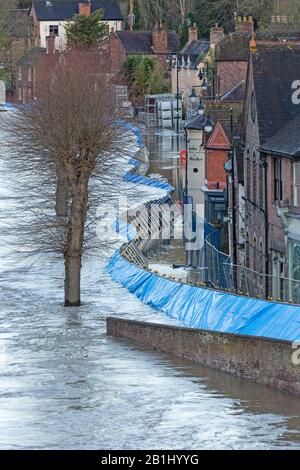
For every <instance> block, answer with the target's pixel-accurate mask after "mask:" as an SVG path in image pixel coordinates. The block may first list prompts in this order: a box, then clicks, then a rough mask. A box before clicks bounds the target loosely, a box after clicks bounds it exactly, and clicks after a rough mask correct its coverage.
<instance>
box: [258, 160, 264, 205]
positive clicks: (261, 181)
mask: <svg viewBox="0 0 300 470" xmlns="http://www.w3.org/2000/svg"><path fill="white" fill-rule="evenodd" d="M264 178H265V172H264V166H263V164H262V163H260V164H259V207H260V208H261V209H263V208H264V184H265V181H264Z"/></svg>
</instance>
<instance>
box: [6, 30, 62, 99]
mask: <svg viewBox="0 0 300 470" xmlns="http://www.w3.org/2000/svg"><path fill="white" fill-rule="evenodd" d="M47 55H48V57H49V59H50V60H53V64H54V63H55V61H56V60H58V58H59V54H58V53H57V52H56V51H55V37H54V36H49V37H48V38H47V42H46V48H43V47H33V48H32V49H30V51H28V52H27V54H25V55H24V56H23V57H22V58H21V59H20V60H19V61H18V62H17V75H16V80H15V82H14V102H15V103H17V104H25V103H30V102H31V101H33V100H34V99H36V92H35V91H36V84H37V80H38V73H37V72H38V67H39V65H40V63H41V61H42V60H43V58H45V56H47Z"/></svg>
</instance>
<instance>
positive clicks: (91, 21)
mask: <svg viewBox="0 0 300 470" xmlns="http://www.w3.org/2000/svg"><path fill="white" fill-rule="evenodd" d="M102 18H103V10H97V11H95V12H94V13H92V14H91V15H89V16H87V15H76V16H74V19H73V21H72V22H70V23H69V24H68V25H67V27H66V32H67V39H68V41H69V43H70V44H75V45H76V46H82V47H91V46H93V45H95V44H97V43H98V42H100V41H103V40H104V39H105V38H106V37H107V35H108V29H107V25H106V23H104V22H102V21H101V20H102Z"/></svg>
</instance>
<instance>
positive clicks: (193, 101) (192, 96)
mask: <svg viewBox="0 0 300 470" xmlns="http://www.w3.org/2000/svg"><path fill="white" fill-rule="evenodd" d="M189 99H190V102H191V104H192V105H194V104H196V103H197V101H198V96H197V93H196V92H195V88H194V87H193V88H192V91H191V93H190V95H189Z"/></svg>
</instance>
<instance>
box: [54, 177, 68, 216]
mask: <svg viewBox="0 0 300 470" xmlns="http://www.w3.org/2000/svg"><path fill="white" fill-rule="evenodd" d="M68 198H69V190H68V183H67V181H66V179H65V177H64V175H63V174H62V171H61V170H60V169H57V183H56V201H55V211H56V215H57V216H58V217H67V215H68Z"/></svg>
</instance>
